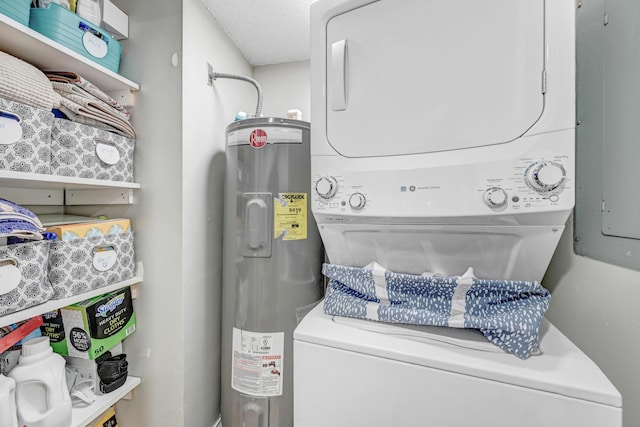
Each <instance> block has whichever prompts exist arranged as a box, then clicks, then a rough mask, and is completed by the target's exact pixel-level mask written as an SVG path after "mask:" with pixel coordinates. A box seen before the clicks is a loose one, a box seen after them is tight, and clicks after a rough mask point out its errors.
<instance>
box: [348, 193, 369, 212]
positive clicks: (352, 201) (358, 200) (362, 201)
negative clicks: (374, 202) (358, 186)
mask: <svg viewBox="0 0 640 427" xmlns="http://www.w3.org/2000/svg"><path fill="white" fill-rule="evenodd" d="M366 204H367V198H366V197H365V196H364V194H362V193H353V194H352V195H351V197H349V206H351V208H352V209H355V210H357V211H359V210H360V209H362V208H364V206H365V205H366Z"/></svg>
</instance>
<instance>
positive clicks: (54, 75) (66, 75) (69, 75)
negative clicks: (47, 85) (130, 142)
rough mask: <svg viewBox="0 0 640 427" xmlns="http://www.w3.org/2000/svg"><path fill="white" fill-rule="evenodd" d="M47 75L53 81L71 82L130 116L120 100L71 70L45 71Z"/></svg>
mask: <svg viewBox="0 0 640 427" xmlns="http://www.w3.org/2000/svg"><path fill="white" fill-rule="evenodd" d="M44 73H45V75H46V76H47V77H48V78H49V80H51V82H59V83H69V84H71V85H73V86H76V87H78V88H81V89H83V90H84V91H86V92H88V93H90V94H91V95H93V96H95V97H96V98H98V99H99V100H101V101H103V102H105V103H106V104H107V105H109V106H111V107H112V108H114V109H115V110H118V111H120V112H122V113H124V114H125V115H126V116H127V117H129V112H128V111H127V110H126V108H124V107H123V106H122V105H121V104H120V103H119V102H118V101H116V100H115V99H113V98H112V97H111V96H109V95H108V94H106V93H105V92H103V91H101V90H100V89H99V88H98V87H97V86H95V85H94V84H92V83H91V82H90V81H88V80H86V79H85V78H83V77H82V76H80V75H78V74H76V73H73V72H70V71H45V72H44Z"/></svg>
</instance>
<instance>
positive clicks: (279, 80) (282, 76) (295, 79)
mask: <svg viewBox="0 0 640 427" xmlns="http://www.w3.org/2000/svg"><path fill="white" fill-rule="evenodd" d="M309 67H310V65H309V61H300V62H290V63H287V64H276V65H263V66H260V67H255V68H254V69H253V78H254V79H256V80H257V81H258V83H260V85H261V86H262V90H263V92H264V99H263V108H262V114H263V115H264V116H265V117H287V111H288V110H293V109H297V110H300V111H302V120H305V121H307V122H310V121H311V84H310V78H311V77H310V74H309V72H310V68H309ZM247 112H248V113H249V112H250V111H247Z"/></svg>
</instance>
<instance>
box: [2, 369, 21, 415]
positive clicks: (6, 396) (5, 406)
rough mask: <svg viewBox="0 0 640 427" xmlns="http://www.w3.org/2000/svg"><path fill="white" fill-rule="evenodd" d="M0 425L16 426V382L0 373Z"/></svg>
mask: <svg viewBox="0 0 640 427" xmlns="http://www.w3.org/2000/svg"><path fill="white" fill-rule="evenodd" d="M0 426H1V427H18V419H17V418H16V382H15V381H14V380H13V378H7V377H5V376H4V375H2V374H0Z"/></svg>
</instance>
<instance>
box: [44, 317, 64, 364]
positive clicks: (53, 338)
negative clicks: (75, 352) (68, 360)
mask: <svg viewBox="0 0 640 427" xmlns="http://www.w3.org/2000/svg"><path fill="white" fill-rule="evenodd" d="M40 332H42V336H46V337H49V344H50V345H51V348H53V351H54V352H56V353H58V354H61V355H63V356H66V355H67V354H68V352H67V338H66V337H65V335H64V325H63V324H62V313H60V310H53V311H49V312H47V313H44V314H43V315H42V326H40Z"/></svg>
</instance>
